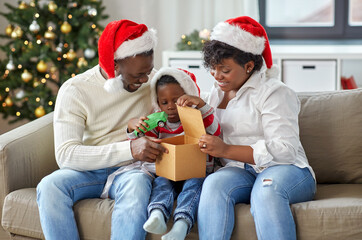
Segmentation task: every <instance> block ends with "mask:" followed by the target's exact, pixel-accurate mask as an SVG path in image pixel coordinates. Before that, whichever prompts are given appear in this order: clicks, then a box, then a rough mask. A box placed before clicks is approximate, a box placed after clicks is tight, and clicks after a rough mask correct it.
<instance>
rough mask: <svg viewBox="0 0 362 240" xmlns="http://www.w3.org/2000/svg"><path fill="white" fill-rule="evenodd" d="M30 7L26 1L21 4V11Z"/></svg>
mask: <svg viewBox="0 0 362 240" xmlns="http://www.w3.org/2000/svg"><path fill="white" fill-rule="evenodd" d="M27 7H28V5H26V3H25V2H24V1H22V2H21V3H20V4H19V9H25V8H27Z"/></svg>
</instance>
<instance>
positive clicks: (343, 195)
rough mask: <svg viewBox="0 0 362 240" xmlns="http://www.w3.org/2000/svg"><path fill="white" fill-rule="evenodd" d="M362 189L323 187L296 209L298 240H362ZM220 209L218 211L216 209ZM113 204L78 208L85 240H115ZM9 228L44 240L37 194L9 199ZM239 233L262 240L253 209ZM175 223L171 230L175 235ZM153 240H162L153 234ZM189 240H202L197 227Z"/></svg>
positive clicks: (239, 215) (241, 218)
mask: <svg viewBox="0 0 362 240" xmlns="http://www.w3.org/2000/svg"><path fill="white" fill-rule="evenodd" d="M361 199H362V185H361V184H333V185H318V191H317V195H316V197H315V200H314V201H309V202H304V203H298V204H293V205H292V206H291V208H292V212H293V215H294V219H295V222H296V226H297V236H298V239H300V240H303V239H306V240H313V239H342V238H343V239H362V226H361V223H362V201H361ZM215 207H216V206H215ZM112 209H113V201H112V200H109V199H106V200H102V199H87V200H82V201H80V202H78V203H76V205H75V206H74V212H75V217H76V219H77V223H78V228H79V232H80V236H81V239H95V240H101V239H109V238H110V224H111V212H112ZM3 210H4V211H3V217H2V224H3V227H4V228H5V229H6V230H7V231H9V232H11V233H13V234H17V235H23V236H29V237H33V238H43V235H42V233H41V227H40V222H39V214H38V207H37V205H36V191H35V188H33V189H21V190H17V191H14V192H12V193H10V194H9V195H8V196H7V197H6V199H5V205H4V209H3ZM235 217H236V219H235V228H234V231H233V235H232V238H231V239H240V240H242V239H245V240H252V239H256V233H255V226H254V221H253V217H252V215H251V214H250V205H247V204H237V205H236V207H235ZM171 224H172V223H170V222H169V224H168V225H169V226H168V229H170V225H171ZM147 239H152V240H154V239H160V235H153V234H149V235H148V236H147ZM187 239H198V236H197V226H195V227H194V228H193V229H192V231H191V233H190V234H189V235H188V236H187Z"/></svg>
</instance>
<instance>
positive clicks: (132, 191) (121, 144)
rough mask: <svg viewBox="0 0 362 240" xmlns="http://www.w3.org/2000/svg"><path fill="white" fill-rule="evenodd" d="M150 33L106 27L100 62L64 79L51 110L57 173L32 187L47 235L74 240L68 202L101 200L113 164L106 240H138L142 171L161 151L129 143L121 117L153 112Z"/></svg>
mask: <svg viewBox="0 0 362 240" xmlns="http://www.w3.org/2000/svg"><path fill="white" fill-rule="evenodd" d="M156 41H157V39H156V33H155V31H154V30H152V29H150V30H149V29H148V28H147V27H146V26H145V25H144V24H137V23H134V22H132V21H129V20H120V21H114V22H111V23H109V24H108V25H107V27H106V28H105V29H104V31H103V33H102V36H101V37H100V39H99V43H98V53H99V54H98V55H99V65H97V66H95V67H94V68H92V69H90V70H88V71H86V72H85V73H82V74H79V75H77V76H75V77H74V78H72V79H70V80H68V81H67V82H65V83H64V84H63V85H62V87H61V88H60V90H59V93H58V96H57V101H56V106H55V110H54V139H55V155H56V160H57V163H58V165H59V167H60V169H59V170H57V171H55V172H53V173H52V174H50V175H48V176H46V177H45V178H44V179H42V181H41V182H40V183H39V185H38V187H37V202H38V206H39V213H40V221H41V225H42V229H43V233H44V236H45V238H46V239H50V240H53V239H62V240H64V239H67V240H70V239H79V233H78V229H77V225H76V222H75V218H74V212H73V208H72V207H73V205H74V203H75V202H76V201H79V200H81V199H86V198H98V197H100V195H101V193H102V190H103V188H104V185H105V183H106V181H107V177H108V176H109V175H111V174H112V173H113V172H114V171H115V170H117V169H118V168H119V167H121V168H123V169H124V171H123V172H122V173H121V174H118V175H117V176H116V177H115V179H114V180H113V183H112V186H111V188H110V191H109V197H110V198H112V199H114V200H115V204H114V208H113V213H112V229H111V238H112V239H144V238H145V236H146V233H145V231H144V230H143V228H142V225H143V224H144V222H145V221H146V219H147V211H146V208H147V204H148V201H149V196H150V193H151V189H152V180H153V177H152V175H150V174H147V172H146V171H144V170H142V164H141V163H143V162H154V161H155V159H156V157H157V156H158V155H160V154H162V153H163V152H166V151H167V150H166V149H164V148H163V147H162V146H161V145H160V144H159V143H160V142H159V140H156V139H150V138H140V139H137V140H134V141H128V140H127V136H126V129H127V122H128V120H129V119H131V118H135V117H139V116H143V115H145V114H148V113H150V112H151V110H152V106H151V98H150V87H149V84H148V78H149V75H150V77H152V76H153V74H154V72H155V71H154V70H153V48H154V47H155V45H156Z"/></svg>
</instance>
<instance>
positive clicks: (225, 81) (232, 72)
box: [210, 58, 254, 92]
mask: <svg viewBox="0 0 362 240" xmlns="http://www.w3.org/2000/svg"><path fill="white" fill-rule="evenodd" d="M253 67H254V63H253V62H248V63H246V64H245V65H244V66H240V65H239V64H238V63H236V62H235V61H234V59H232V58H225V59H224V60H223V61H222V62H221V63H220V64H217V65H215V66H214V67H213V69H211V71H210V72H211V75H212V76H213V77H214V78H215V80H216V82H217V84H218V85H219V87H220V88H221V90H222V91H224V92H228V91H238V90H239V89H240V88H241V86H243V84H244V83H245V82H246V81H247V80H248V78H249V76H250V72H251V71H252V69H253Z"/></svg>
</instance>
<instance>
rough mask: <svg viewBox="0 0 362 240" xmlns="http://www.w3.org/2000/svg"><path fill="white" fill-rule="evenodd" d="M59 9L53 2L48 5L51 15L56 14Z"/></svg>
mask: <svg viewBox="0 0 362 240" xmlns="http://www.w3.org/2000/svg"><path fill="white" fill-rule="evenodd" d="M57 8H58V6H57V4H55V2H53V1H51V2H50V3H49V5H48V10H49V12H51V13H54V12H55V10H56V9H57Z"/></svg>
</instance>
